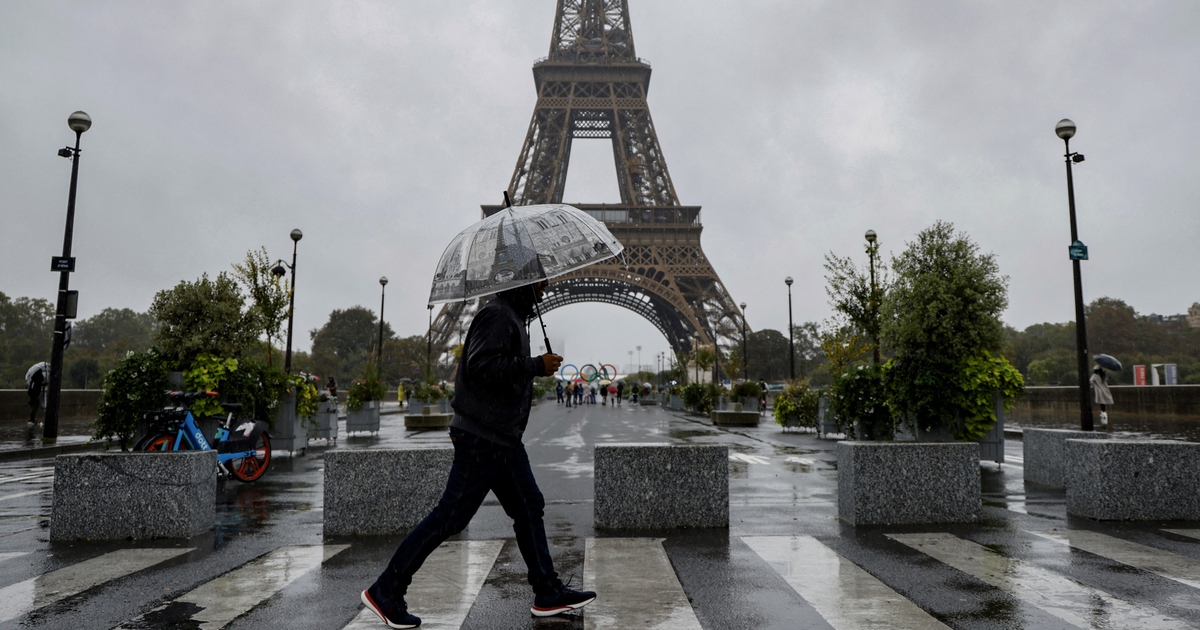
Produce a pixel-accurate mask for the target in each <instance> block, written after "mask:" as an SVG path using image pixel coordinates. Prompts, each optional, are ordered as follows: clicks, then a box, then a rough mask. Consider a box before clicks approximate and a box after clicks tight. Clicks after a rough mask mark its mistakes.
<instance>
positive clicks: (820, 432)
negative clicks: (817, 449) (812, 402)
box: [817, 396, 840, 438]
mask: <svg viewBox="0 0 1200 630" xmlns="http://www.w3.org/2000/svg"><path fill="white" fill-rule="evenodd" d="M836 433H840V431H839V430H838V424H837V418H835V417H833V410H832V409H830V408H829V398H827V397H825V396H821V397H820V398H818V399H817V437H820V438H828V437H829V436H830V435H833V434H836Z"/></svg>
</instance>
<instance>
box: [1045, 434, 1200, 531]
mask: <svg viewBox="0 0 1200 630" xmlns="http://www.w3.org/2000/svg"><path fill="white" fill-rule="evenodd" d="M1063 452H1064V457H1063V466H1064V468H1065V469H1066V471H1065V474H1066V487H1067V514H1071V515H1074V516H1084V517H1087V518H1094V519H1097V520H1126V521H1148V520H1189V521H1195V520H1200V491H1197V488H1200V443H1195V442H1176V441H1171V440H1067V441H1066V443H1065V447H1064V450H1063Z"/></svg>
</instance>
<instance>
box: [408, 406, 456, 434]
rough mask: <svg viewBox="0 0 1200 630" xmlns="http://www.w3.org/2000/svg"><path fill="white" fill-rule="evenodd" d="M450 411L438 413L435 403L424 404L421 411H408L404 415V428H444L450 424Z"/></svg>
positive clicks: (451, 416)
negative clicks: (408, 412)
mask: <svg viewBox="0 0 1200 630" xmlns="http://www.w3.org/2000/svg"><path fill="white" fill-rule="evenodd" d="M453 417H454V414H452V413H438V407H437V406H436V405H425V406H424V407H422V408H421V413H415V414H414V413H410V414H407V415H405V416H404V428H405V429H444V428H446V427H449V426H450V419H451V418H453Z"/></svg>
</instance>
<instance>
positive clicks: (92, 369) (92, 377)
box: [67, 357, 100, 389]
mask: <svg viewBox="0 0 1200 630" xmlns="http://www.w3.org/2000/svg"><path fill="white" fill-rule="evenodd" d="M67 379H68V382H69V383H70V384H71V386H72V387H74V388H76V389H87V388H88V385H92V386H93V388H95V386H99V385H100V362H99V361H97V360H95V359H93V358H91V357H83V358H81V359H77V360H75V361H73V362H71V367H70V368H69V369H68V370H67Z"/></svg>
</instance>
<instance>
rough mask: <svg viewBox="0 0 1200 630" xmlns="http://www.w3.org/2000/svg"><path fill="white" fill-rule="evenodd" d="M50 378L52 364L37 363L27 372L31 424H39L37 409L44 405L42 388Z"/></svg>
mask: <svg viewBox="0 0 1200 630" xmlns="http://www.w3.org/2000/svg"><path fill="white" fill-rule="evenodd" d="M48 380H50V364H49V363H47V362H45V361H42V362H41V363H35V364H33V366H32V367H30V368H29V370H28V371H27V372H25V393H26V394H28V395H29V424H37V410H38V407H41V406H42V390H43V389H44V388H45V387H46V381H48Z"/></svg>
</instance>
